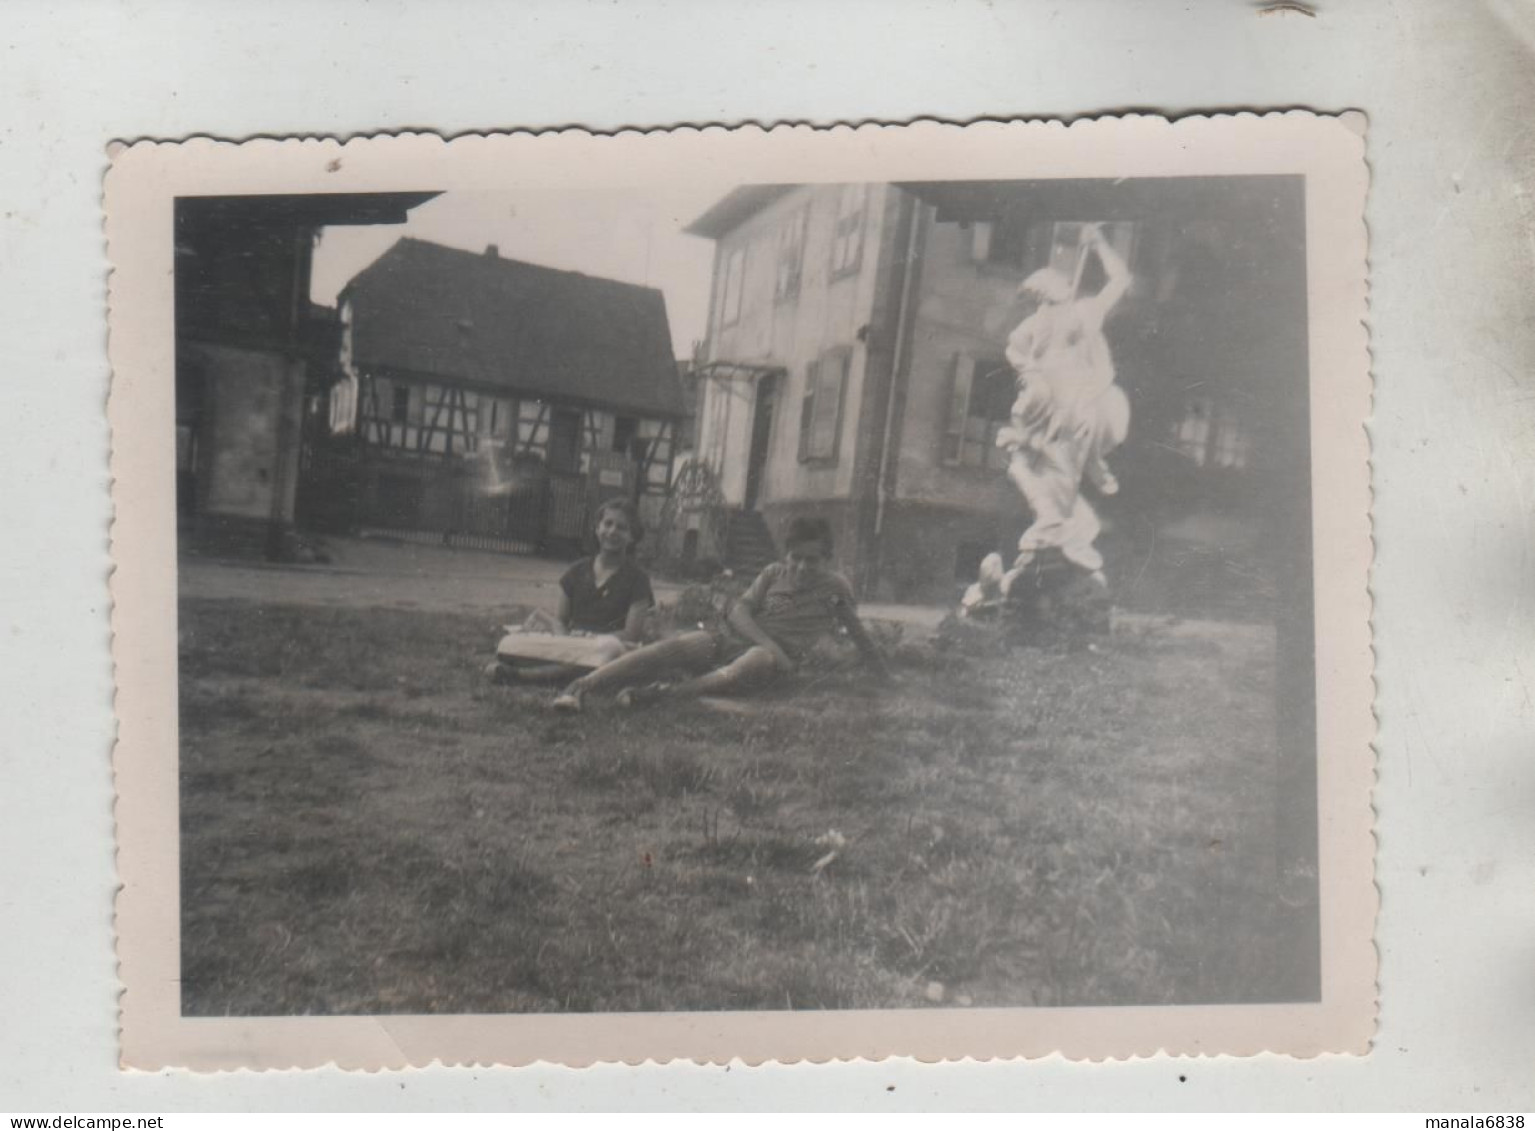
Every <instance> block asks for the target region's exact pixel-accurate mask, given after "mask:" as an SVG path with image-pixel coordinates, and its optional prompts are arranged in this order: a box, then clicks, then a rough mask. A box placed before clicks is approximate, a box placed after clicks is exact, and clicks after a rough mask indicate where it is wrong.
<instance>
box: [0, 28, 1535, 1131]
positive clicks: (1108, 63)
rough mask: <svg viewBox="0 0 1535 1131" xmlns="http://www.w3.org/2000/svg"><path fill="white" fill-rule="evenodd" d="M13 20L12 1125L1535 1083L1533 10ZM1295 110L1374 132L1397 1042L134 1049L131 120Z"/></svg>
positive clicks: (1387, 840) (9, 43)
mask: <svg viewBox="0 0 1535 1131" xmlns="http://www.w3.org/2000/svg"><path fill="white" fill-rule="evenodd" d="M5 17H6V18H5V20H4V21H3V23H0V293H3V297H4V300H5V301H4V306H3V307H0V310H3V311H4V314H3V316H0V367H3V371H0V421H3V422H4V424H5V432H4V434H5V438H6V443H5V446H4V447H3V448H0V451H3V452H4V454H3V456H0V459H3V461H4V470H5V478H4V483H5V490H4V491H3V492H0V665H3V667H0V870H3V885H0V970H3V972H0V1110H13V1111H14V1110H27V1109H32V1110H38V1111H43V1110H48V1111H63V1110H70V1111H77V1112H88V1111H107V1110H113V1111H125V1110H141V1111H174V1110H178V1109H187V1110H207V1109H221V1110H233V1109H241V1108H256V1109H263V1108H301V1109H317V1108H327V1107H334V1108H343V1109H353V1108H371V1107H397V1106H408V1107H448V1108H485V1109H508V1108H515V1109H530V1108H549V1107H552V1108H563V1107H572V1106H579V1107H585V1108H602V1107H625V1108H645V1107H675V1106H685V1107H719V1106H740V1107H782V1106H796V1107H799V1106H804V1107H810V1106H832V1107H848V1108H867V1107H875V1108H884V1107H890V1108H905V1107H910V1106H929V1107H933V1106H943V1107H955V1106H963V1107H1045V1108H1071V1107H1081V1106H1085V1107H1102V1106H1122V1107H1129V1108H1145V1107H1173V1108H1191V1107H1206V1106H1211V1107H1243V1108H1250V1107H1259V1108H1291V1107H1303V1108H1324V1109H1332V1108H1362V1107H1387V1108H1411V1109H1425V1110H1440V1111H1496V1110H1500V1109H1501V1110H1509V1109H1511V1108H1514V1109H1518V1108H1522V1109H1526V1110H1528V1109H1529V1108H1531V1107H1532V1106H1535V978H1532V977H1531V971H1532V970H1535V820H1532V817H1535V762H1532V759H1531V757H1530V755H1531V746H1532V745H1535V743H1532V741H1531V736H1532V729H1535V728H1532V722H1535V700H1532V698H1531V694H1532V692H1531V690H1530V687H1529V680H1530V679H1531V678H1535V648H1532V646H1531V644H1532V640H1535V633H1532V631H1531V629H1532V624H1531V618H1532V611H1535V609H1532V599H1531V597H1532V585H1531V582H1532V579H1535V570H1532V562H1531V550H1532V534H1531V503H1532V500H1535V459H1532V454H1535V453H1532V445H1535V372H1532V370H1535V201H1532V198H1531V196H1530V195H1529V194H1530V192H1531V191H1532V186H1531V180H1532V178H1535V125H1532V124H1531V123H1530V119H1529V114H1528V107H1529V106H1530V105H1531V104H1532V100H1535V65H1532V57H1535V8H1532V7H1531V5H1530V4H1529V3H1528V0H1474V2H1473V0H1467V2H1464V3H1459V4H1453V5H1452V4H1444V3H1441V2H1437V0H1400V2H1392V0H1331V2H1327V0H1324V2H1323V3H1322V4H1321V5H1320V7H1319V14H1318V16H1317V17H1316V18H1314V19H1313V18H1307V17H1305V16H1301V15H1287V14H1279V15H1267V16H1263V15H1259V14H1258V13H1257V11H1256V9H1255V8H1254V7H1253V6H1252V5H1251V4H1249V3H1248V2H1247V0H1197V2H1195V0H1186V2H1182V3H1175V2H1172V0H1159V2H1156V3H1135V2H1132V0H1118V2H1115V0H1076V2H1074V3H1072V4H1070V5H1067V4H1065V3H1058V4H1052V3H1046V2H1032V0H993V2H991V3H987V2H985V0H950V2H947V3H939V2H930V3H917V2H916V0H869V2H853V0H819V2H810V0H805V2H792V3H791V2H788V0H779V2H778V3H760V4H755V5H750V6H748V5H746V4H724V3H713V4H711V3H705V2H702V0H687V2H673V3H663V2H660V0H647V2H641V0H627V2H626V3H624V4H622V5H615V4H611V3H590V4H588V3H572V2H569V0H565V2H556V0H524V2H522V3H518V4H506V3H501V4H490V3H464V2H459V3H453V4H438V5H430V6H428V5H414V6H410V7H407V6H405V5H404V4H401V3H371V4H370V3H362V2H357V3H352V2H342V0H333V2H331V3H328V4H326V5H324V6H320V5H308V4H300V3H295V2H292V0H284V2H272V0H267V2H264V3H262V4H260V5H256V4H242V5H239V6H236V5H234V4H223V5H202V6H199V5H196V4H193V3H185V2H177V3H169V2H160V3H132V4H128V3H106V2H100V3H94V2H81V3H74V4H70V5H67V6H65V5H60V6H54V5H44V4H43V3H41V2H40V0H19V2H17V0H13V2H12V3H10V4H8V5H7V6H6V9H5ZM1291 105H1307V106H1311V107H1314V108H1317V109H1321V110H1341V109H1347V108H1358V109H1362V110H1365V111H1366V112H1367V113H1368V114H1369V115H1370V118H1371V134H1370V139H1369V148H1370V156H1371V162H1372V166H1373V170H1374V184H1373V187H1372V197H1371V202H1370V211H1369V220H1370V224H1371V228H1372V237H1373V241H1374V242H1373V247H1372V260H1373V272H1374V274H1373V282H1374V287H1375V290H1374V295H1373V301H1374V308H1373V311H1372V316H1371V318H1372V329H1373V334H1374V340H1373V348H1374V353H1375V372H1376V380H1377V389H1376V412H1375V418H1374V423H1373V425H1372V432H1373V436H1374V440H1375V444H1376V492H1377V496H1376V500H1377V506H1376V525H1375V532H1376V538H1377V566H1376V572H1375V586H1376V593H1377V602H1378V603H1377V609H1376V631H1377V641H1376V644H1377V653H1378V672H1377V676H1378V679H1379V682H1380V698H1379V702H1378V710H1379V712H1380V715H1381V733H1380V749H1381V767H1380V771H1381V781H1380V788H1379V792H1378V795H1377V804H1378V806H1379V808H1380V813H1381V816H1380V825H1379V834H1380V841H1381V850H1380V860H1379V879H1380V883H1381V887H1382V912H1381V928H1380V930H1381V933H1380V940H1379V941H1380V944H1381V948H1382V971H1381V993H1382V1010H1381V1030H1380V1034H1379V1037H1378V1040H1377V1044H1376V1049H1375V1051H1374V1052H1373V1053H1372V1055H1371V1056H1369V1057H1368V1058H1362V1059H1353V1058H1323V1059H1320V1060H1315V1061H1296V1062H1288V1061H1284V1060H1280V1059H1278V1058H1259V1059H1256V1060H1252V1061H1210V1060H1196V1061H1165V1060H1152V1061H1145V1062H1138V1063H1133V1064H1128V1065H1110V1066H1092V1065H1073V1064H1067V1063H1063V1062H1032V1063H1013V1064H990V1065H977V1064H961V1065H947V1066H918V1065H914V1064H910V1063H892V1064H884V1065H861V1064H858V1065H842V1066H826V1067H815V1066H806V1067H795V1068H790V1069H785V1068H765V1069H759V1070H748V1069H745V1068H741V1067H739V1066H737V1067H735V1068H734V1069H733V1070H731V1071H729V1072H727V1071H725V1070H723V1069H718V1068H713V1069H704V1068H697V1067H694V1066H691V1065H679V1066H671V1067H668V1068H655V1067H647V1068H638V1069H635V1068H626V1067H610V1068H601V1069H596V1070H589V1071H588V1072H586V1073H583V1074H576V1073H573V1072H570V1071H568V1070H564V1069H552V1068H550V1069H545V1068H534V1069H527V1070H520V1071H516V1072H504V1071H488V1070H480V1071H470V1070H456V1071H442V1070H435V1071H434V1070H428V1071H423V1072H414V1073H408V1074H387V1073H386V1074H381V1075H378V1076H366V1075H353V1076H347V1075H342V1074H338V1073H334V1072H318V1073H304V1074H268V1075H253V1074H248V1073H242V1074H233V1075H224V1076H217V1077H210V1078H196V1077H192V1076H190V1075H187V1074H182V1073H167V1074H161V1075H144V1074H120V1073H119V1072H118V1071H117V1069H116V1067H115V1066H116V1037H115V1031H114V1003H113V995H114V987H115V980H114V972H113V956H112V942H111V934H110V909H111V903H110V897H111V890H112V886H113V882H114V881H113V875H112V869H111V852H112V840H111V824H110V806H111V796H112V794H111V782H110V780H109V777H108V774H107V766H108V763H107V756H108V749H109V744H110V741H111V733H112V725H111V716H110V712H109V696H110V688H111V673H110V666H109V661H108V656H107V628H106V612H107V610H106V604H105V602H106V593H105V576H106V572H107V569H108V568H109V566H108V559H107V556H106V539H105V529H106V521H107V518H108V506H107V496H106V485H107V480H106V445H107V434H106V429H105V423H104V416H103V411H102V409H103V404H104V399H105V392H106V380H107V370H106V363H105V354H104V349H103V345H104V332H105V331H104V326H105V318H104V295H105V288H104V280H103V271H104V259H103V255H102V237H101V230H100V224H99V193H100V176H101V173H102V171H103V169H104V166H105V158H104V152H103V149H104V146H105V144H106V142H107V141H108V140H110V139H112V138H114V137H116V138H134V137H140V136H156V137H178V136H183V135H186V134H189V133H210V134H216V135H219V136H225V137H244V136H248V135H251V134H269V135H270V134H277V135H280V134H286V133H292V132H304V133H334V134H341V135H346V134H350V133H354V132H371V131H375V130H380V129H399V128H406V127H417V128H437V129H441V130H445V131H448V132H458V131H464V130H472V129H493V128H500V127H508V126H543V125H557V124H570V123H581V124H586V125H590V126H593V127H598V128H613V127H618V126H623V125H631V124H639V125H663V124H670V123H674V122H699V121H718V122H735V121H740V120H744V119H753V120H758V121H764V122H769V121H776V120H783V119H791V120H808V121H815V122H829V121H834V120H861V119H867V118H877V119H882V120H900V119H906V118H911V117H917V116H936V117H942V118H947V119H954V120H965V119H969V118H973V117H977V116H1007V115H1030V116H1039V115H1077V114H1084V113H1093V112H1109V111H1112V110H1115V109H1126V108H1136V109H1148V110H1157V111H1161V112H1165V113H1169V114H1177V113H1182V112H1193V111H1198V110H1207V109H1231V108H1237V107H1243V106H1253V107H1263V108H1270V107H1282V106H1291ZM1180 1075H1182V1076H1185V1077H1187V1082H1185V1083H1180V1082H1179V1076H1180ZM890 1085H894V1086H895V1089H896V1090H895V1091H894V1092H890V1091H887V1088H888V1087H889V1086H890Z"/></svg>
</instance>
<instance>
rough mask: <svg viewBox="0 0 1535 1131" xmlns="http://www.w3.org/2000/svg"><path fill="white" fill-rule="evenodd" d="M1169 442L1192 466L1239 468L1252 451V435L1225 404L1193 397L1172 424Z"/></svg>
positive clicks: (1232, 469) (1238, 469) (1245, 462)
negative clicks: (1170, 441)
mask: <svg viewBox="0 0 1535 1131" xmlns="http://www.w3.org/2000/svg"><path fill="white" fill-rule="evenodd" d="M1172 446H1173V449H1174V450H1175V451H1177V452H1178V453H1179V454H1181V455H1183V456H1185V457H1187V458H1188V459H1190V460H1192V461H1193V463H1194V466H1195V467H1210V468H1221V469H1224V470H1227V471H1240V470H1242V469H1243V468H1245V467H1246V466H1247V461H1248V458H1249V457H1250V455H1251V453H1252V436H1251V434H1250V433H1249V432H1248V430H1247V429H1246V428H1244V427H1243V426H1242V424H1241V422H1240V421H1238V420H1237V419H1236V416H1235V414H1234V413H1233V412H1232V410H1231V409H1230V408H1229V407H1227V406H1218V405H1217V404H1216V403H1215V401H1214V399H1213V398H1211V397H1193V398H1191V399H1190V400H1189V401H1188V402H1187V403H1186V404H1185V405H1184V409H1183V415H1182V416H1181V417H1180V418H1178V419H1177V420H1176V421H1175V422H1174V424H1173V435H1172Z"/></svg>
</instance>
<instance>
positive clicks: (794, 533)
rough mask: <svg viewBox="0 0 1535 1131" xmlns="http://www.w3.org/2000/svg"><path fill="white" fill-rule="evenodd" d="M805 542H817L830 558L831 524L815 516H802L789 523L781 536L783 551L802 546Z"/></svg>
mask: <svg viewBox="0 0 1535 1131" xmlns="http://www.w3.org/2000/svg"><path fill="white" fill-rule="evenodd" d="M807 542H819V543H820V544H821V547H822V548H823V549H824V550H825V551H826V553H827V555H828V556H830V554H831V552H832V536H831V523H829V522H827V521H826V520H825V519H824V518H819V517H817V516H815V515H802V516H800V517H799V518H795V519H791V520H790V521H789V529H788V531H787V532H786V533H785V534H784V536H783V545H784V549H785V550H786V551H787V550H788V548H789V547H790V546H803V545H804V544H805V543H807Z"/></svg>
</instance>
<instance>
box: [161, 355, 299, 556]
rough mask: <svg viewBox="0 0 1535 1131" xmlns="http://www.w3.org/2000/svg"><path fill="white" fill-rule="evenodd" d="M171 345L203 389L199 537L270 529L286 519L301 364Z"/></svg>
mask: <svg viewBox="0 0 1535 1131" xmlns="http://www.w3.org/2000/svg"><path fill="white" fill-rule="evenodd" d="M178 349H179V350H180V351H181V353H182V357H181V358H180V359H179V360H180V363H181V364H186V365H189V366H190V367H191V368H192V370H193V371H194V372H196V373H197V374H198V375H199V379H200V380H201V381H202V388H203V393H202V398H203V399H202V405H203V408H202V415H201V421H200V424H199V429H200V432H201V435H200V436H199V443H198V448H199V458H198V466H197V469H196V493H197V507H196V511H197V514H198V517H199V522H200V530H201V531H202V532H203V535H204V536H205V537H206V538H212V539H214V540H221V539H223V538H224V537H225V536H226V535H227V537H228V538H230V539H234V540H236V541H240V540H245V539H248V538H254V539H259V538H260V537H261V536H262V535H263V532H267V531H268V529H269V528H270V527H277V528H282V527H286V526H287V525H289V524H291V523H292V521H293V506H294V493H295V491H296V489H297V484H298V465H299V432H300V427H301V418H302V413H303V392H304V364H303V362H301V361H298V360H295V359H292V358H289V357H286V356H284V355H282V354H278V353H272V352H266V351H261V350H248V349H239V348H236V347H233V346H214V345H207V344H203V343H185V342H183V343H181V344H180V346H179V347H178ZM221 532H222V533H221Z"/></svg>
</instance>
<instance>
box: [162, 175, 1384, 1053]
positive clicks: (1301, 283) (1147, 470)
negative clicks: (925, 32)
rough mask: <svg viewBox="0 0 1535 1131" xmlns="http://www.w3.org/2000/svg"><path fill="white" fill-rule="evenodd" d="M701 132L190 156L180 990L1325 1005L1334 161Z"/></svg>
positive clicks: (850, 1002)
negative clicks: (718, 160)
mask: <svg viewBox="0 0 1535 1131" xmlns="http://www.w3.org/2000/svg"><path fill="white" fill-rule="evenodd" d="M343 160H344V158H343ZM420 168H421V169H422V170H423V171H424V170H429V169H430V164H429V163H423V164H422V165H421V166H420ZM728 172H729V171H728V170H727V169H724V168H719V167H715V168H711V169H710V171H709V175H707V176H698V177H678V178H676V179H675V180H674V181H672V182H657V181H655V180H649V181H642V182H640V183H638V184H635V185H626V184H623V183H611V182H605V183H581V184H573V185H564V184H559V183H552V182H550V181H547V180H545V181H541V182H530V183H526V184H518V183H515V181H514V182H513V183H509V184H506V185H504V186H497V185H495V184H493V183H487V182H488V180H489V179H488V178H482V179H481V180H480V181H479V182H477V183H475V184H473V185H471V186H469V187H454V186H453V185H452V184H451V183H445V182H439V181H433V180H431V179H422V180H420V181H418V182H416V183H414V184H413V185H411V186H410V187H401V186H399V185H398V184H395V185H394V186H393V187H390V188H389V189H388V190H377V191H374V190H369V191H344V192H343V191H332V192H321V191H305V192H286V191H285V192H272V191H262V192H240V193H237V192H226V191H218V192H208V193H187V192H179V191H178V192H177V193H176V195H175V196H174V198H173V200H172V201H171V202H170V207H171V209H172V227H173V232H174V255H173V280H172V283H171V286H172V288H173V327H174V345H173V349H172V350H171V351H170V355H169V356H170V357H171V359H172V364H173V367H174V370H173V371H174V395H173V401H174V433H173V435H174V477H175V483H174V493H173V494H174V524H173V525H174V569H175V605H174V610H175V611H174V624H175V647H176V653H175V684H176V716H175V727H176V729H175V734H176V742H175V787H174V788H175V798H174V803H175V808H174V812H175V850H176V859H177V861H178V862H177V865H176V868H177V873H176V881H177V882H176V895H175V908H174V918H175V928H176V932H177V934H178V937H179V945H178V952H177V954H176V958H175V962H176V994H177V997H178V1001H177V1002H176V1008H177V1010H178V1011H179V1015H180V1016H181V1017H182V1018H183V1019H188V1020H192V1019H257V1018H316V1017H322V1018H340V1017H346V1018H356V1017H364V1018H366V1017H390V1016H396V1015H400V1016H415V1017H422V1016H424V1017H433V1016H460V1015H473V1016H483V1015H540V1016H544V1015H555V1014H560V1015H582V1014H599V1015H645V1014H687V1013H700V1012H727V1013H750V1014H761V1013H788V1014H815V1015H826V1014H833V1013H839V1012H855V1013H858V1014H859V1015H865V1014H867V1013H869V1012H870V1011H891V1016H897V1015H899V1016H908V1015H909V1014H911V1012H912V1011H915V1012H916V1014H917V1015H920V1014H922V1013H923V1012H931V1011H942V1012H943V1013H944V1015H945V1016H951V1015H952V1014H953V1013H955V1012H965V1011H970V1012H973V1013H977V1014H986V1015H991V1014H990V1011H995V1010H998V1009H1024V1010H1034V1011H1044V1012H1046V1013H1048V1012H1050V1011H1059V1010H1071V1009H1082V1008H1084V1007H1093V1008H1101V1009H1103V1008H1106V1009H1118V1008H1126V1007H1170V1006H1173V1007H1183V1006H1217V1007H1225V1006H1241V1005H1258V1006H1268V1005H1300V1006H1307V1005H1320V1004H1321V1003H1322V1002H1323V998H1324V981H1325V973H1326V971H1325V967H1326V964H1327V959H1326V956H1325V953H1324V950H1325V948H1324V944H1323V935H1322V925H1321V920H1322V913H1321V903H1322V900H1321V896H1320V889H1319V883H1320V879H1319V876H1320V875H1321V873H1323V872H1325V870H1326V867H1327V864H1326V861H1325V860H1322V859H1320V858H1319V851H1320V850H1319V818H1318V795H1319V793H1318V791H1319V774H1318V765H1319V742H1318V726H1317V711H1318V693H1317V688H1318V662H1317V654H1318V653H1317V642H1316V632H1317V629H1316V626H1317V623H1318V620H1317V604H1316V599H1315V592H1314V588H1315V577H1316V572H1315V563H1316V557H1315V556H1314V553H1313V540H1314V531H1316V530H1317V529H1318V526H1317V523H1316V514H1315V513H1314V508H1315V498H1316V494H1315V492H1316V489H1317V483H1316V481H1315V480H1316V474H1317V473H1316V470H1315V467H1314V464H1313V459H1312V452H1313V448H1314V446H1315V445H1316V444H1317V443H1318V442H1319V440H1318V437H1316V436H1315V435H1313V431H1314V429H1313V409H1314V408H1315V407H1316V406H1315V405H1314V403H1313V402H1314V399H1315V394H1314V392H1313V390H1314V389H1315V388H1316V387H1317V377H1318V375H1317V374H1316V373H1314V372H1313V365H1314V362H1313V358H1314V357H1315V356H1317V354H1316V351H1315V349H1314V345H1315V343H1313V342H1312V340H1311V322H1310V320H1309V313H1310V312H1309V308H1308V302H1311V301H1314V299H1313V298H1312V297H1311V295H1312V291H1311V287H1312V286H1313V285H1314V283H1315V280H1314V279H1309V278H1308V251H1313V250H1314V249H1310V248H1308V228H1307V178H1306V176H1305V175H1303V174H1302V173H1299V172H1291V173H1286V172H1236V173H1230V174H1208V173H1191V174H1186V175H1139V174H1137V175H1124V176H1082V175H1066V176H1037V175H1036V176H1020V177H1014V178H997V177H977V178H972V179H967V178H960V177H942V178H937V179H933V178H923V179H896V178H890V179H883V180H856V181H855V180H847V179H838V178H834V179H828V180H810V179H805V178H803V177H801V178H797V179H796V178H790V177H785V178H783V179H782V180H777V181H775V180H769V179H763V178H760V177H757V178H753V179H750V180H734V179H732V177H731V176H730V175H728ZM396 180H398V178H396ZM446 181H447V182H451V178H447V179H446ZM170 423H171V422H170V421H166V422H165V425H164V426H163V427H162V428H161V430H160V433H159V434H160V435H161V436H163V437H164V442H165V443H166V445H169V444H170V443H171V438H172V430H171V428H170V427H169V425H170ZM168 456H169V453H166V455H165V457H163V458H168ZM168 526H169V524H167V527H168ZM1365 753H1366V754H1367V751H1365ZM1363 941H1364V942H1365V943H1367V942H1368V939H1367V937H1366V939H1364V940H1363ZM916 1023H917V1024H920V1021H918V1022H916Z"/></svg>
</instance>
